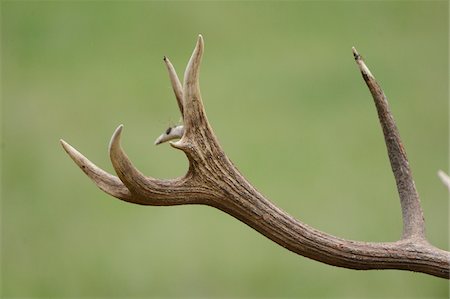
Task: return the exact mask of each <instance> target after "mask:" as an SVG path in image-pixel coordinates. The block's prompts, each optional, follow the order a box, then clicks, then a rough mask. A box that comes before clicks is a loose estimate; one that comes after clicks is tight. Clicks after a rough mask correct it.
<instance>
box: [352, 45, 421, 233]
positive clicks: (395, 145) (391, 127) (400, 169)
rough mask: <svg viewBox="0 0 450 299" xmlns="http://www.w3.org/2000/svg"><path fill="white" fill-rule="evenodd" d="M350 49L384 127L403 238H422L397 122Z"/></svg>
mask: <svg viewBox="0 0 450 299" xmlns="http://www.w3.org/2000/svg"><path fill="white" fill-rule="evenodd" d="M352 51H353V56H354V57H355V61H356V63H357V64H358V67H359V70H360V72H361V75H362V77H363V79H364V81H365V82H366V85H367V87H368V88H369V91H370V93H371V94H372V97H373V100H374V102H375V106H376V108H377V112H378V119H379V120H380V124H381V127H382V129H383V135H384V140H385V143H386V148H387V152H388V156H389V160H390V163H391V168H392V172H393V173H394V177H395V182H396V184H397V191H398V194H399V196H400V205H401V208H402V215H403V238H404V239H405V238H408V237H411V236H415V237H418V238H421V239H423V238H424V235H425V221H424V217H423V212H422V208H421V206H420V199H419V194H418V193H417V190H416V185H415V184H414V179H413V177H412V172H411V169H410V167H409V162H408V158H407V156H406V152H405V149H404V147H403V144H402V141H401V139H400V134H399V132H398V128H397V125H396V124H395V120H394V117H393V116H392V113H391V111H390V109H389V103H388V100H387V97H386V95H385V94H384V92H383V90H382V89H381V87H380V85H379V84H378V82H377V81H376V80H375V77H374V76H373V75H372V73H371V72H370V70H369V68H368V67H367V66H366V64H365V63H364V60H363V59H362V57H361V55H359V53H358V52H357V51H356V49H355V47H353V48H352Z"/></svg>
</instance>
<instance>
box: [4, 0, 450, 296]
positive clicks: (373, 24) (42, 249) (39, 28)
mask: <svg viewBox="0 0 450 299" xmlns="http://www.w3.org/2000/svg"><path fill="white" fill-rule="evenodd" d="M1 22H2V24H1V25H2V30H1V31H2V32H1V33H2V40H1V41H2V42H1V47H2V48H1V50H2V52H1V64H2V73H1V75H2V103H3V107H2V108H3V110H2V125H3V138H2V150H3V157H2V158H3V159H2V171H3V178H2V204H1V208H2V211H1V221H2V243H1V246H2V258H1V270H2V285H1V290H2V291H1V295H2V296H3V297H4V298H17V297H20V298H25V297H28V298H106V297H115V298H136V297H139V298H171V297H178V298H199V297H200V298H202V297H203V298H299V297H305V298H310V297H318V298H320V297H323V298H402V297H403V298H447V297H448V295H449V293H448V281H446V280H443V279H439V278H434V277H431V276H427V275H424V274H418V273H409V272H404V271H354V270H347V269H341V268H336V267H331V266H328V265H324V264H321V263H318V262H315V261H312V260H309V259H306V258H303V257H301V256H297V255H295V254H293V253H291V252H289V251H287V250H285V249H283V248H281V247H279V246H278V245H276V244H275V243H273V242H271V241H269V240H267V239H266V238H265V237H263V236H261V235H259V234H258V233H256V232H255V231H253V230H252V229H251V228H249V227H247V226H246V225H244V224H242V223H240V222H238V221H237V220H236V219H234V218H232V217H230V216H228V215H226V214H224V213H222V212H220V211H218V210H215V209H212V208H209V207H202V206H182V207H169V208H163V207H143V206H137V205H132V204H127V203H124V202H120V201H119V200H116V199H114V198H111V197H109V196H107V195H106V194H104V193H102V192H101V191H99V190H98V189H97V188H96V187H95V186H94V185H93V184H92V183H91V182H90V180H89V179H88V178H87V177H85V176H84V174H83V173H82V172H81V171H80V170H79V169H78V168H77V167H76V166H75V164H73V162H72V161H71V160H70V159H69V157H68V156H67V155H66V154H65V152H64V151H63V150H62V148H61V146H60V144H59V141H58V140H59V138H64V139H65V140H66V141H68V142H69V143H71V144H72V145H73V146H75V147H76V148H77V149H79V150H80V151H81V152H82V153H83V154H85V155H86V156H87V157H89V158H90V159H92V161H94V162H95V163H97V164H98V165H99V166H101V167H103V168H104V169H106V170H108V171H112V167H111V165H110V162H109V160H108V154H107V145H108V142H109V138H110V136H111V134H112V132H113V130H114V129H115V128H116V126H117V125H118V124H120V123H123V124H124V125H125V131H124V136H123V145H124V147H125V149H126V151H127V153H128V154H129V156H130V157H131V159H132V160H133V161H134V162H135V164H136V165H137V166H138V167H139V168H140V169H141V171H143V172H144V173H145V174H147V175H152V176H155V177H159V178H171V177H176V176H180V175H183V174H184V172H185V171H186V169H187V160H186V158H185V157H184V155H183V153H182V152H180V151H177V150H174V149H172V148H171V147H170V146H168V145H162V146H158V147H155V146H153V141H154V139H155V138H156V137H157V136H158V135H159V134H160V133H161V132H163V131H164V130H165V129H166V128H167V126H168V125H171V124H175V123H177V122H178V121H179V113H178V111H177V110H178V109H177V106H176V102H175V98H174V96H173V94H172V90H171V87H170V84H169V80H168V77H167V73H166V69H165V66H164V64H163V61H162V57H163V55H168V56H169V57H170V59H171V61H172V63H173V64H174V65H175V67H176V68H177V70H178V73H179V75H180V76H182V74H183V72H184V67H185V65H186V63H187V61H188V59H189V57H190V54H191V53H192V49H193V47H194V44H195V40H196V36H197V34H198V33H202V34H203V36H204V38H205V43H206V45H205V56H204V59H203V65H202V71H201V87H202V95H203V100H204V103H205V107H206V110H207V113H208V117H209V120H210V122H211V125H212V126H213V128H214V130H215V133H216V134H217V136H218V138H219V140H220V142H221V144H222V146H223V147H224V149H225V151H226V153H227V154H228V155H229V157H230V158H231V159H232V160H233V162H234V163H235V164H236V165H237V167H238V168H239V169H240V170H241V172H242V173H243V174H245V176H246V177H247V178H248V179H249V180H250V181H251V182H252V183H253V184H254V185H255V187H256V188H258V189H259V190H260V191H261V192H262V193H263V194H265V195H266V196H267V197H269V198H270V199H271V200H272V201H274V202H275V203H276V204H277V205H278V206H280V207H281V208H283V209H284V210H286V211H288V212H289V213H290V214H292V215H293V216H295V217H296V218H298V219H301V220H302V221H304V222H306V223H308V224H310V225H312V226H314V227H316V228H318V229H321V230H323V231H326V232H328V233H331V234H335V235H337V236H340V237H344V238H349V239H356V240H362V241H394V240H397V239H398V238H399V236H400V234H401V216H400V207H399V200H398V196H397V193H396V188H395V183H394V180H393V176H392V173H391V171H390V166H389V163H388V159H387V155H386V150H385V146H384V142H383V137H382V134H381V130H380V127H379V124H378V120H377V116H376V111H375V108H374V105H373V102H372V99H371V97H370V94H369V92H368V90H367V88H366V86H365V84H364V83H363V81H362V78H361V76H360V74H359V72H358V70H357V67H356V65H355V63H354V60H353V56H352V53H351V47H352V46H355V47H356V48H357V49H358V51H359V52H360V53H361V54H362V55H363V56H364V57H365V60H366V62H367V64H368V66H369V67H370V68H371V70H372V72H373V74H374V75H375V76H376V77H377V79H378V80H379V82H380V83H381V84H382V86H383V88H384V90H385V92H386V94H387V95H388V97H389V99H390V104H391V109H392V111H393V113H394V115H395V118H396V120H397V123H398V126H399V129H400V132H401V134H402V137H403V141H404V145H405V147H406V150H407V152H408V155H409V158H410V163H411V165H412V168H413V172H414V175H415V180H416V184H417V187H418V190H419V192H420V194H421V199H422V203H423V209H424V212H425V217H426V222H427V235H428V238H429V240H430V242H431V243H433V244H434V245H436V246H438V247H440V248H443V249H447V250H448V233H449V230H448V214H449V213H448V211H449V210H448V201H447V198H448V193H447V191H446V190H445V188H444V187H443V185H442V184H441V183H440V181H439V180H438V178H437V176H436V172H437V170H438V169H446V167H447V165H448V133H449V132H448V82H449V76H448V65H449V61H448V34H449V32H448V2H447V1H432V2H427V1H423V2H420V1H415V2H408V1H400V2H389V1H381V2H364V1H355V2H352V1H346V2H139V1H138V2H120V1H119V2H103V1H98V2H96V1H92V2H91V1H72V2H56V1H49V2H44V1H37V2H32V1H2V2H1Z"/></svg>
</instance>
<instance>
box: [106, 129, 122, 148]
mask: <svg viewBox="0 0 450 299" xmlns="http://www.w3.org/2000/svg"><path fill="white" fill-rule="evenodd" d="M122 129H123V125H122V124H121V125H119V126H118V127H117V129H116V130H115V131H114V133H113V135H112V137H111V141H110V142H109V146H108V150H109V152H110V153H111V151H112V150H113V149H114V148H115V147H117V146H118V145H119V143H120V136H121V135H122Z"/></svg>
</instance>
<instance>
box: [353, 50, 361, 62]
mask: <svg viewBox="0 0 450 299" xmlns="http://www.w3.org/2000/svg"><path fill="white" fill-rule="evenodd" d="M352 52H353V57H355V60H360V59H361V55H359V53H358V51H356V48H355V47H352Z"/></svg>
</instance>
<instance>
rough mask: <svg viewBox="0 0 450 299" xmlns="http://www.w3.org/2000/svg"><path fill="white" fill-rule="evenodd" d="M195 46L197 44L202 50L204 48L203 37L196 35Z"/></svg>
mask: <svg viewBox="0 0 450 299" xmlns="http://www.w3.org/2000/svg"><path fill="white" fill-rule="evenodd" d="M197 44H198V45H199V46H200V47H201V48H203V46H204V41H203V36H202V35H201V34H199V35H198V39H197Z"/></svg>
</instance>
